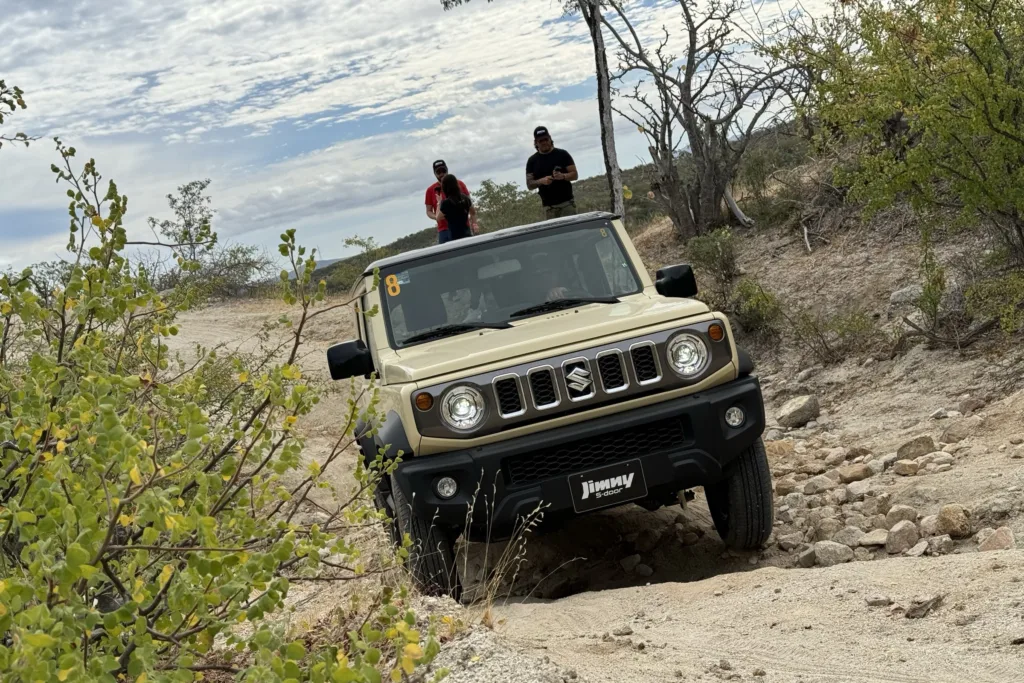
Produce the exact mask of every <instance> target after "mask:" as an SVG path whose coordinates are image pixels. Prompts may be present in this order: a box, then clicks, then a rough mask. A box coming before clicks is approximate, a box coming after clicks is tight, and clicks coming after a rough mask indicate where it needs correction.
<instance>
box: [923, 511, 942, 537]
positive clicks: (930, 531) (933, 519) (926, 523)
mask: <svg viewBox="0 0 1024 683" xmlns="http://www.w3.org/2000/svg"><path fill="white" fill-rule="evenodd" d="M937 522H938V515H928V516H927V517H925V518H923V519H922V520H921V535H922V536H935V535H936V534H938V533H939V529H938V525H937Z"/></svg>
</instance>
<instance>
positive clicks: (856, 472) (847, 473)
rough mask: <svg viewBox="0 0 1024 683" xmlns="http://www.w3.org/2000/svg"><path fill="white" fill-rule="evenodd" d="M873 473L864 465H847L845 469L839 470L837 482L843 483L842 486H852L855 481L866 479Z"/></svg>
mask: <svg viewBox="0 0 1024 683" xmlns="http://www.w3.org/2000/svg"><path fill="white" fill-rule="evenodd" d="M874 473H875V472H874V470H872V469H871V468H870V467H868V466H867V465H865V464H864V463H860V464H857V465H847V466H845V467H840V468H839V481H841V482H843V483H844V484H852V483H853V482H855V481H861V480H862V479H867V478H868V477H870V476H872V475H873V474H874Z"/></svg>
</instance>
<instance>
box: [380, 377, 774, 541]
mask: <svg viewBox="0 0 1024 683" xmlns="http://www.w3.org/2000/svg"><path fill="white" fill-rule="evenodd" d="M735 405H738V406H740V407H741V408H743V411H744V413H746V420H745V421H744V423H743V424H742V425H740V426H739V427H737V428H733V427H730V426H729V425H727V424H726V422H725V411H726V410H728V409H729V408H730V407H732V406H735ZM764 425H765V418H764V404H763V403H762V400H761V387H760V383H759V382H758V380H757V378H756V377H743V378H741V379H737V380H734V381H732V382H729V383H727V384H722V385H719V386H717V387H714V388H712V389H709V390H707V391H703V392H700V393H698V394H693V395H690V396H686V397H683V398H678V399H672V400H669V401H665V402H663V403H657V404H654V405H651V406H646V407H643V408H637V409H635V410H630V411H626V412H623V413H617V414H615V415H611V416H606V417H603V418H598V419H594V420H588V421H586V422H580V423H576V424H572V425H568V426H565V427H558V428H555V429H551V430H548V431H542V432H537V433H535V434H530V435H528V436H523V437H518V438H515V439H509V440H507V441H500V442H498V443H493V444H488V445H485V446H480V447H477V448H470V449H465V450H459V451H452V452H449V453H445V454H442V455H432V456H421V457H417V458H413V459H411V460H409V461H408V462H403V463H401V464H399V466H398V468H397V469H396V471H395V479H396V480H397V483H398V485H399V486H400V487H401V488H402V492H403V493H404V494H405V499H406V500H409V501H412V506H413V510H414V511H415V513H416V514H417V515H420V516H422V517H424V518H427V519H433V520H434V522H435V523H437V524H441V525H444V526H448V527H450V528H454V529H462V528H464V527H465V526H466V522H467V520H470V519H471V520H472V522H471V524H470V531H471V535H472V536H474V537H476V536H479V535H482V533H483V532H486V533H487V535H488V537H489V538H491V539H492V540H500V539H502V538H506V537H508V536H509V535H510V534H511V533H512V531H513V530H514V528H515V525H516V522H517V520H519V519H521V518H524V517H526V516H527V515H529V514H530V513H531V512H532V511H534V510H535V509H536V508H537V507H538V506H539V505H541V504H543V505H544V506H545V507H544V516H545V518H546V519H548V520H550V519H551V518H552V517H554V518H557V517H559V516H562V515H571V514H575V512H574V507H573V502H572V497H571V493H570V490H569V481H568V475H570V474H574V473H578V472H582V471H587V470H590V469H594V468H597V467H602V466H605V465H608V464H612V463H615V462H621V461H624V460H633V459H639V460H640V462H641V465H642V467H643V475H644V479H645V480H646V483H647V488H648V498H651V499H659V498H668V497H671V496H673V495H674V494H675V493H676V492H678V491H681V490H683V489H686V488H690V487H693V486H704V485H707V484H713V483H715V482H717V481H719V480H720V479H721V478H722V475H723V471H724V469H725V468H726V467H727V466H728V464H729V463H730V462H731V461H732V460H733V459H735V458H736V457H737V456H738V455H739V454H740V453H742V452H743V451H744V450H745V449H746V448H748V447H749V446H750V445H751V444H753V443H754V442H755V441H756V440H757V439H758V438H759V437H760V436H761V434H762V433H763V432H764ZM442 476H448V477H453V478H454V479H455V480H456V481H457V482H458V484H459V489H458V493H457V494H456V495H455V496H454V497H453V498H451V499H449V500H443V499H441V498H440V497H438V495H437V493H436V491H435V488H434V485H435V483H436V482H437V480H438V479H439V478H441V477H442ZM471 507H472V510H473V512H472V515H470V514H469V511H470V508H471Z"/></svg>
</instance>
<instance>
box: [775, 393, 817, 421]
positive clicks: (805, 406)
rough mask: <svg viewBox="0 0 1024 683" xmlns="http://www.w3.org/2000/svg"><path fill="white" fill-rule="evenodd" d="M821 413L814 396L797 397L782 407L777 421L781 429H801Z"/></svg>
mask: <svg viewBox="0 0 1024 683" xmlns="http://www.w3.org/2000/svg"><path fill="white" fill-rule="evenodd" d="M820 413H821V406H820V405H819V403H818V398H817V397H816V396H797V397H796V398H792V399H790V400H789V401H786V404H785V405H783V406H782V409H781V410H780V411H779V415H778V421H779V424H780V425H782V426H783V427H788V428H790V429H793V428H796V427H802V426H804V425H805V424H807V423H808V422H810V421H811V420H813V419H814V418H816V417H818V415H819V414H820Z"/></svg>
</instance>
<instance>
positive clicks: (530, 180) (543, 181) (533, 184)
mask: <svg viewBox="0 0 1024 683" xmlns="http://www.w3.org/2000/svg"><path fill="white" fill-rule="evenodd" d="M552 180H554V178H552V177H551V176H545V177H543V178H540V179H539V180H538V179H535V178H534V177H533V174H532V173H527V174H526V189H528V190H536V189H537V188H538V187H540V186H541V185H550V184H551V181H552Z"/></svg>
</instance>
